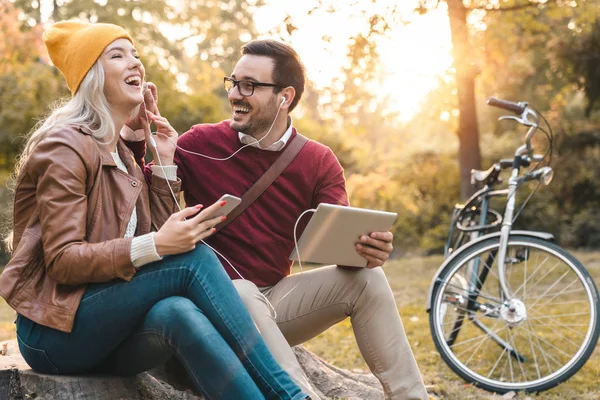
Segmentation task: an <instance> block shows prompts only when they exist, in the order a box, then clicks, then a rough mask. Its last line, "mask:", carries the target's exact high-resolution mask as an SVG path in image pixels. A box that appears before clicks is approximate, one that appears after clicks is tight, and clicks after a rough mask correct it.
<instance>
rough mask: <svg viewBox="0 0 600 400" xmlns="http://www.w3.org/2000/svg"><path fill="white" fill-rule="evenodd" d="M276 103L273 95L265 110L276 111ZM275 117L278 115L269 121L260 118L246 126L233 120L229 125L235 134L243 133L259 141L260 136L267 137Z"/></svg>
mask: <svg viewBox="0 0 600 400" xmlns="http://www.w3.org/2000/svg"><path fill="white" fill-rule="evenodd" d="M276 103H277V100H276V96H275V95H273V96H271V98H270V99H269V102H268V103H267V105H266V107H265V109H266V110H270V109H273V110H276V108H277V104H276ZM275 113H277V111H275ZM275 115H276V114H274V115H273V116H272V117H271V118H270V119H269V120H267V119H266V118H260V119H259V120H258V121H254V122H248V123H246V124H245V125H240V124H238V123H237V122H235V121H233V120H231V122H230V123H229V126H230V127H231V129H232V130H234V131H235V132H241V133H244V134H246V135H250V136H252V137H253V138H255V139H259V138H258V137H257V136H258V135H266V134H267V131H268V129H269V128H270V127H271V125H272V124H273V120H274V119H275ZM234 125H235V126H234Z"/></svg>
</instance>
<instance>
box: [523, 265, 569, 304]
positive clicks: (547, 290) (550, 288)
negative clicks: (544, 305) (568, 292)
mask: <svg viewBox="0 0 600 400" xmlns="http://www.w3.org/2000/svg"><path fill="white" fill-rule="evenodd" d="M569 272H570V271H565V273H564V274H562V275H561V276H560V278H559V279H558V280H557V281H555V282H554V283H553V284H552V285H550V287H549V288H548V289H546V291H545V292H544V293H542V296H545V295H546V293H548V292H550V291H551V290H552V289H554V287H555V286H556V285H558V283H559V282H560V281H562V280H563V278H564V277H565V276H567V274H568V273H569ZM539 301H540V300H539V299H538V300H536V301H534V302H533V304H530V305H529V306H530V307H533V306H535V305H536V304H537V303H538V302H539Z"/></svg>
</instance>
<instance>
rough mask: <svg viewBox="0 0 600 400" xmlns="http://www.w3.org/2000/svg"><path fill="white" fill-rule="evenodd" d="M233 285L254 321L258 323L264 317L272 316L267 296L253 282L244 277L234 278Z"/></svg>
mask: <svg viewBox="0 0 600 400" xmlns="http://www.w3.org/2000/svg"><path fill="white" fill-rule="evenodd" d="M233 286H234V287H235V289H236V290H237V292H238V294H239V295H240V297H241V299H242V302H243V303H244V305H245V306H246V308H247V309H248V312H249V313H250V316H251V317H252V319H253V320H254V322H255V323H257V324H258V323H259V322H260V321H261V320H263V319H264V318H272V314H271V307H270V305H269V303H268V300H267V298H266V297H265V296H264V295H263V294H262V293H261V292H260V290H258V287H257V286H256V285H255V284H254V283H252V282H250V281H247V280H244V279H236V280H234V281H233Z"/></svg>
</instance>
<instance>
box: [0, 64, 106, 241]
mask: <svg viewBox="0 0 600 400" xmlns="http://www.w3.org/2000/svg"><path fill="white" fill-rule="evenodd" d="M65 126H70V127H74V128H82V127H83V128H85V129H86V130H89V131H90V132H91V135H92V137H93V138H94V139H95V140H96V141H98V142H99V143H104V144H106V143H111V142H112V141H113V139H114V137H115V135H116V134H117V132H115V127H114V123H113V119H112V117H111V108H110V105H109V104H108V101H107V99H106V96H105V95H104V69H103V68H102V64H101V63H100V60H96V62H95V63H94V65H93V66H92V68H90V70H89V71H88V73H87V74H86V75H85V78H84V79H83V81H82V82H81V85H80V86H79V89H78V90H77V92H76V93H75V95H74V96H73V97H71V99H69V100H68V101H67V102H66V103H65V102H58V103H57V104H56V105H55V107H54V110H52V111H51V112H50V114H49V115H48V117H47V118H46V119H43V120H41V121H39V122H38V123H37V124H36V125H35V126H34V127H33V128H32V129H31V131H30V132H29V134H28V135H27V139H26V142H25V147H24V149H23V152H22V153H21V154H20V156H19V158H18V159H17V163H16V165H15V171H14V175H13V182H16V180H17V179H18V177H19V175H20V174H21V173H22V172H23V170H24V169H25V165H26V164H27V161H28V160H29V157H30V156H31V154H32V153H33V151H34V150H35V147H36V146H37V145H38V143H40V142H41V141H42V140H44V139H45V138H46V137H48V135H49V134H50V133H51V132H53V131H55V130H56V129H58V128H61V127H65ZM9 223H10V224H12V223H13V222H10V221H9ZM4 244H5V246H6V248H7V250H8V251H12V250H13V246H12V245H13V232H12V230H11V232H10V233H9V234H8V236H7V237H6V238H5V239H4Z"/></svg>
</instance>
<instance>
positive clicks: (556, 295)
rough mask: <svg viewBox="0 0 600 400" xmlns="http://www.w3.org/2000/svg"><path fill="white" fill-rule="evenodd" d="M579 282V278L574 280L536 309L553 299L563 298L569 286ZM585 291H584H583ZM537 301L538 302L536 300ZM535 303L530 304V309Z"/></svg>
mask: <svg viewBox="0 0 600 400" xmlns="http://www.w3.org/2000/svg"><path fill="white" fill-rule="evenodd" d="M578 282H579V278H575V279H574V280H573V282H571V283H569V284H568V285H567V286H566V287H565V288H564V289H563V290H561V291H560V292H558V293H556V294H555V295H554V296H552V297H551V298H549V299H548V300H547V301H546V302H545V303H543V304H541V305H539V306H538V307H544V306H545V305H547V304H548V303H550V302H551V301H552V300H554V299H555V298H557V297H558V296H561V295H563V296H564V292H565V291H566V290H567V289H568V288H570V287H571V286H573V285H574V284H576V283H578ZM584 290H585V289H584ZM538 301H539V300H538ZM535 304H536V303H534V304H532V305H531V307H533V306H534V305H535Z"/></svg>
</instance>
